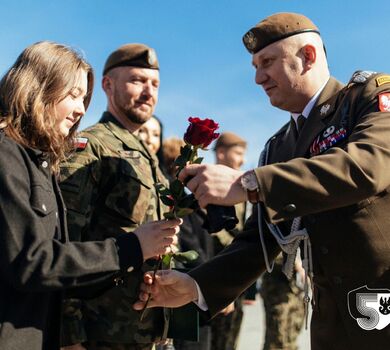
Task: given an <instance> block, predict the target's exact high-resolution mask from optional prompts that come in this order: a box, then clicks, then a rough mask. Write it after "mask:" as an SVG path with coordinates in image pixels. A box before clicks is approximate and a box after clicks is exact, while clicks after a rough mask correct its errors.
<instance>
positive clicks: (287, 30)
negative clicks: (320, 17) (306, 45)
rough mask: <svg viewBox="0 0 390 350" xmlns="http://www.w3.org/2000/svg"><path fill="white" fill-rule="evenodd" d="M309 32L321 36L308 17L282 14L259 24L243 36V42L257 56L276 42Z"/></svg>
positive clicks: (288, 13)
mask: <svg viewBox="0 0 390 350" xmlns="http://www.w3.org/2000/svg"><path fill="white" fill-rule="evenodd" d="M307 32H313V33H317V34H320V32H319V30H318V28H317V26H316V25H315V24H314V23H313V22H312V21H311V20H310V19H308V18H307V17H306V16H304V15H300V14H299V13H291V12H282V13H276V14H274V15H272V16H269V17H267V18H265V19H263V20H262V21H261V22H259V23H257V24H256V25H255V26H254V27H253V28H252V29H250V30H249V31H248V32H247V33H246V34H245V35H244V36H243V38H242V40H243V42H244V45H245V47H246V48H247V50H248V51H249V52H250V53H251V54H255V53H256V52H258V51H260V50H262V49H264V48H265V47H266V46H268V45H270V44H272V43H274V42H276V41H279V40H282V39H285V38H288V37H290V36H293V35H296V34H301V33H307Z"/></svg>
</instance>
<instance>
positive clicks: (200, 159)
mask: <svg viewBox="0 0 390 350" xmlns="http://www.w3.org/2000/svg"><path fill="white" fill-rule="evenodd" d="M202 161H203V157H198V158H196V159H195V160H194V161H193V162H192V163H193V164H200V163H202Z"/></svg>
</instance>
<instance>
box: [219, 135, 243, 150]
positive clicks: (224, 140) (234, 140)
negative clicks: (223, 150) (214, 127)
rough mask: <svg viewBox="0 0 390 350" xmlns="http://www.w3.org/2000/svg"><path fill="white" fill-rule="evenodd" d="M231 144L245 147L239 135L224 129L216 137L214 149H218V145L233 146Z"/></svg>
mask: <svg viewBox="0 0 390 350" xmlns="http://www.w3.org/2000/svg"><path fill="white" fill-rule="evenodd" d="M233 146H241V147H245V148H246V141H245V140H244V139H242V138H241V137H240V136H238V135H236V134H234V133H232V132H229V131H226V132H223V133H222V134H221V136H219V137H218V139H217V141H216V142H215V146H214V149H218V148H219V147H233Z"/></svg>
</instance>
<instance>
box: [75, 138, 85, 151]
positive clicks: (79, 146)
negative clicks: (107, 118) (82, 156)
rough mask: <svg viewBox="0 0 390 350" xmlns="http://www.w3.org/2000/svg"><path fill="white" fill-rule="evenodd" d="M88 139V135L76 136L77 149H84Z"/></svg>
mask: <svg viewBox="0 0 390 350" xmlns="http://www.w3.org/2000/svg"><path fill="white" fill-rule="evenodd" d="M87 144H88V139H87V138H86V137H76V138H75V140H74V146H75V148H76V149H77V150H83V149H85V147H87Z"/></svg>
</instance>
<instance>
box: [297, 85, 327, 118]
mask: <svg viewBox="0 0 390 350" xmlns="http://www.w3.org/2000/svg"><path fill="white" fill-rule="evenodd" d="M329 79H330V78H328V79H327V80H326V81H325V83H323V84H322V86H321V87H320V88H319V89H318V90H317V92H316V93H315V94H314V96H313V97H312V98H311V99H310V101H309V102H308V103H307V105H306V106H305V108H304V109H303V111H302V113H291V117H292V118H293V119H294V122H295V124H297V120H298V117H299V116H300V115H302V116H304V117H305V118H306V119H307V117H308V116H309V114H310V112H311V110H312V109H313V107H314V106H315V104H316V102H317V100H318V98H319V97H320V94H321V92H322V91H323V90H324V88H325V86H326V84H328V81H329Z"/></svg>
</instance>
